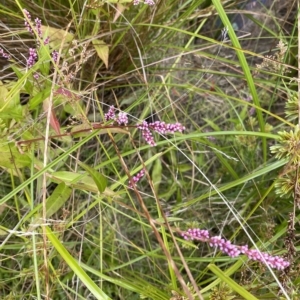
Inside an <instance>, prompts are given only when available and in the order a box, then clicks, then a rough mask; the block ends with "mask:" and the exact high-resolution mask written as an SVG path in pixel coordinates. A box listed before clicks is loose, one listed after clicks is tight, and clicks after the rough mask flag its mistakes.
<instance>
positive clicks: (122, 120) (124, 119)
mask: <svg viewBox="0 0 300 300" xmlns="http://www.w3.org/2000/svg"><path fill="white" fill-rule="evenodd" d="M116 122H117V123H118V124H119V125H122V124H124V125H127V124H128V117H127V114H126V113H125V112H120V113H119V115H118V117H117V118H116Z"/></svg>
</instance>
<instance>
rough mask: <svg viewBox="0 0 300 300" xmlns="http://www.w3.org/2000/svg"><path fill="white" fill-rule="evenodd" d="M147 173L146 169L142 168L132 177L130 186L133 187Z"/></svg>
mask: <svg viewBox="0 0 300 300" xmlns="http://www.w3.org/2000/svg"><path fill="white" fill-rule="evenodd" d="M144 175H145V169H142V170H141V171H140V172H139V173H137V174H136V175H135V176H133V177H132V180H131V184H130V187H131V188H132V187H133V186H134V185H136V184H137V182H138V181H140V179H141V178H142V177H143V176H144Z"/></svg>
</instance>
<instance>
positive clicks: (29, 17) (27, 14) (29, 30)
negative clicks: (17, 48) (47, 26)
mask: <svg viewBox="0 0 300 300" xmlns="http://www.w3.org/2000/svg"><path fill="white" fill-rule="evenodd" d="M23 12H24V14H25V15H26V17H27V19H28V20H29V21H31V15H30V13H29V11H28V10H27V9H23ZM27 19H26V18H25V21H24V24H25V27H26V29H27V30H28V32H30V33H33V30H32V28H31V25H30V24H29V23H28V21H27Z"/></svg>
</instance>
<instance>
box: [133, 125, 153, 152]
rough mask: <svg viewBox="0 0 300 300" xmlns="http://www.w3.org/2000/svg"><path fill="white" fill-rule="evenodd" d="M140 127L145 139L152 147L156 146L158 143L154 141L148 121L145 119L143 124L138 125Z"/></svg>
mask: <svg viewBox="0 0 300 300" xmlns="http://www.w3.org/2000/svg"><path fill="white" fill-rule="evenodd" d="M137 128H138V129H140V130H141V131H142V135H143V138H144V140H145V141H146V142H147V143H148V144H149V145H150V146H152V147H154V146H156V143H155V141H154V138H153V135H152V132H151V130H150V128H149V124H148V123H147V122H146V121H143V123H142V124H139V125H138V126H137Z"/></svg>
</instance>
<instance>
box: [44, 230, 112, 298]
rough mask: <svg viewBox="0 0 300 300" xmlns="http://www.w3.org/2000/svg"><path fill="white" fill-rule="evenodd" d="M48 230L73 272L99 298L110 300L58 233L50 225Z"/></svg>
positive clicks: (49, 235) (49, 236)
mask: <svg viewBox="0 0 300 300" xmlns="http://www.w3.org/2000/svg"><path fill="white" fill-rule="evenodd" d="M45 229H46V232H47V237H48V239H49V241H50V242H51V243H52V245H53V246H54V248H55V249H56V251H57V252H58V253H59V254H60V255H61V257H62V258H63V259H64V260H65V262H66V263H67V264H68V266H69V267H70V268H71V269H72V270H73V272H74V273H75V274H76V275H77V276H78V278H79V279H80V280H81V281H82V283H83V284H84V285H85V286H86V288H87V289H88V290H89V291H90V292H91V293H92V294H93V295H94V296H95V298H96V299H99V300H110V299H111V298H109V297H108V296H107V295H106V294H105V293H104V292H103V291H102V290H101V289H100V288H99V287H98V286H97V285H96V283H95V282H94V281H93V280H92V279H91V278H90V277H89V276H88V275H87V274H86V272H85V271H84V270H83V269H82V268H81V266H80V265H79V264H78V262H77V261H76V260H75V259H74V257H72V256H71V255H70V253H69V252H68V251H67V249H66V248H65V247H64V246H63V244H62V243H61V242H60V241H59V240H58V238H57V237H56V235H55V234H54V233H53V232H52V231H51V229H50V228H49V227H47V226H46V227H45Z"/></svg>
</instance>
